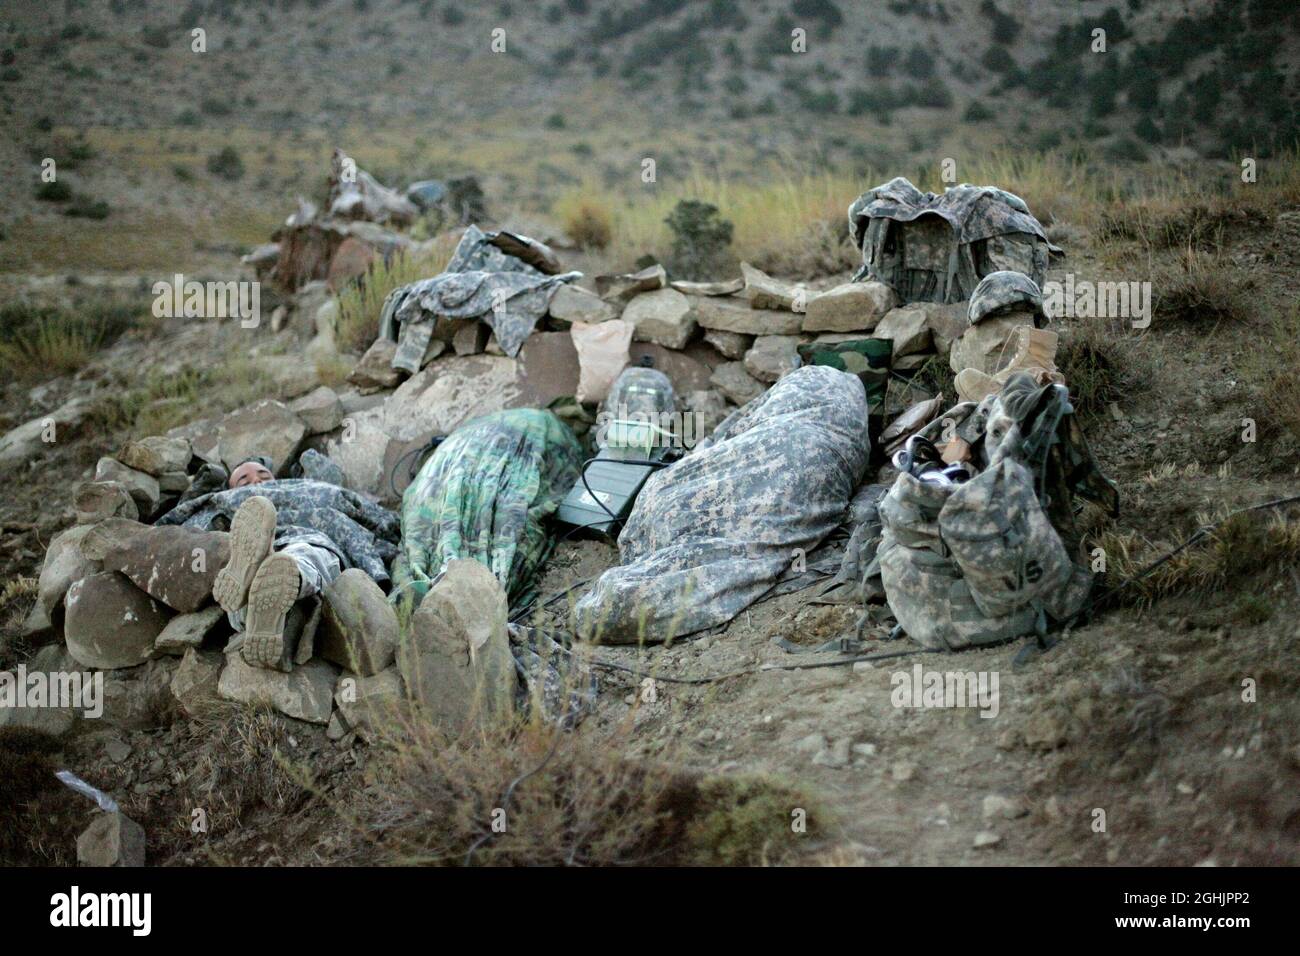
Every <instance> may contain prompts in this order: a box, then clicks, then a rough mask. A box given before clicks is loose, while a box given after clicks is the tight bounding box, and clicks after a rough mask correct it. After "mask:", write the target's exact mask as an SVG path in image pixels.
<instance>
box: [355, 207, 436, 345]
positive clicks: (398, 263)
mask: <svg viewBox="0 0 1300 956" xmlns="http://www.w3.org/2000/svg"><path fill="white" fill-rule="evenodd" d="M459 241H460V237H459V235H458V234H457V233H447V232H444V233H443V234H442V235H440V236H438V237H436V238H435V239H433V240H431V241H430V243H429V245H428V246H425V247H421V249H420V251H417V252H411V253H405V252H398V253H396V254H395V255H393V256H391V257H390V258H388V259H386V260H385V259H384V258H382V257H380V258H376V259H375V261H374V262H373V263H371V265H370V268H369V269H367V270H366V272H365V274H364V275H363V276H361V277H360V278H359V279H357V280H356V281H355V282H352V283H349V284H348V286H347V287H346V288H345V289H343V290H342V291H341V292H340V293H339V297H338V298H339V318H338V329H337V330H336V331H337V340H338V345H339V348H340V350H342V351H345V352H364V351H365V350H366V349H367V348H369V347H370V343H372V342H373V341H374V340H375V338H376V337H377V336H378V335H379V316H380V314H381V313H382V311H383V308H384V300H385V299H386V298H388V293H390V292H392V291H393V290H394V289H398V288H401V287H402V286H404V285H409V284H410V283H412V282H418V281H419V280H420V279H428V278H430V277H432V276H436V275H437V274H438V273H439V272H441V271H442V270H443V269H445V268H446V267H447V262H448V261H449V260H450V259H451V254H452V253H453V252H454V251H455V250H456V243H457V242H459Z"/></svg>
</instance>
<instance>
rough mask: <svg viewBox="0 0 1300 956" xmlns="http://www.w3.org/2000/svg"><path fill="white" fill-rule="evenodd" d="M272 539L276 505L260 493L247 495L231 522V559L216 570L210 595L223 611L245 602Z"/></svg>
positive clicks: (239, 606)
mask: <svg viewBox="0 0 1300 956" xmlns="http://www.w3.org/2000/svg"><path fill="white" fill-rule="evenodd" d="M274 540H275V505H273V504H271V502H270V501H269V500H268V499H266V498H263V497H261V496H255V497H252V498H249V499H248V500H247V501H245V502H244V503H243V504H242V505H240V506H239V510H238V511H236V512H235V518H234V520H233V521H231V522H230V560H229V561H227V562H226V566H225V567H224V568H222V569H221V570H220V571H219V572H218V573H217V579H216V581H214V582H213V584H212V597H213V598H214V599H215V600H216V602H217V603H218V604H220V605H221V609H222V610H223V611H225V612H226V613H228V614H229V613H233V612H235V611H238V610H239V609H240V608H242V607H243V606H244V605H245V604H246V603H248V589H249V587H250V586H251V585H252V583H253V575H254V574H255V573H256V572H257V568H258V566H259V565H260V564H261V563H262V561H264V560H265V559H266V556H267V555H268V554H270V553H271V545H272V543H273V542H274Z"/></svg>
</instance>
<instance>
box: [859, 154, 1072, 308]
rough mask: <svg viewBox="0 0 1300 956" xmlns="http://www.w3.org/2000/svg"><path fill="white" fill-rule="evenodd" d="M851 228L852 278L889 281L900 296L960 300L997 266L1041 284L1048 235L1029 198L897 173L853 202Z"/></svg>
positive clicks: (913, 299)
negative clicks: (919, 184)
mask: <svg viewBox="0 0 1300 956" xmlns="http://www.w3.org/2000/svg"><path fill="white" fill-rule="evenodd" d="M849 232H850V235H851V236H852V238H853V243H854V245H855V246H857V247H858V248H859V249H861V250H862V267H861V268H860V269H859V270H858V272H857V274H856V275H854V277H853V281H855V282H860V281H868V280H869V281H875V282H883V283H884V284H885V285H887V286H889V287H890V288H892V289H893V290H894V292H895V293H897V295H898V298H899V301H900V302H902V303H904V304H906V303H909V302H942V303H949V302H961V301H963V300H965V299H969V298H970V296H971V293H972V292H974V291H975V286H977V285H978V284H979V281H980V279H982V278H984V276H986V275H988V274H989V273H991V272H1000V271H1004V270H1006V271H1012V272H1021V273H1024V274H1025V275H1027V276H1029V277H1030V278H1031V279H1033V280H1034V283H1035V284H1036V285H1038V286H1039V287H1041V286H1042V284H1043V280H1044V278H1045V276H1046V274H1047V263H1048V256H1049V254H1050V253H1056V254H1059V253H1060V252H1061V250H1060V249H1058V248H1057V247H1056V246H1053V245H1052V244H1051V243H1050V242H1048V240H1047V235H1046V233H1044V232H1043V227H1042V225H1041V224H1039V222H1038V220H1037V219H1035V218H1034V216H1033V214H1032V213H1030V211H1029V207H1028V206H1026V205H1025V202H1024V200H1023V199H1021V198H1020V197H1019V196H1016V195H1015V194H1013V193H1009V192H1006V191H1005V190H1002V189H998V188H996V187H993V186H971V185H969V184H962V185H960V186H952V187H950V188H948V189H946V190H944V192H943V193H942V194H938V195H936V194H935V193H923V192H921V191H920V190H919V189H917V188H916V187H915V186H913V185H912V184H911V183H910V182H909V181H908V180H906V179H904V178H903V177H901V176H899V177H897V178H895V179H891V180H890V181H889V182H887V183H885V184H883V185H881V186H877V187H875V188H874V189H870V190H868V191H867V192H865V193H863V194H862V195H861V196H859V197H858V198H857V199H856V200H855V201H854V203H853V205H851V206H850V207H849Z"/></svg>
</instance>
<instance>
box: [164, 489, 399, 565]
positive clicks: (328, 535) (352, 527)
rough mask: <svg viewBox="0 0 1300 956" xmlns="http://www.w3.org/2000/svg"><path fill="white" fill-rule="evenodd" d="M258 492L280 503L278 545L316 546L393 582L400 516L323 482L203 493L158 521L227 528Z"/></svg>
mask: <svg viewBox="0 0 1300 956" xmlns="http://www.w3.org/2000/svg"><path fill="white" fill-rule="evenodd" d="M254 495H260V496H262V497H263V498H268V499H270V501H271V504H273V505H275V510H276V514H277V520H276V529H275V543H276V547H277V548H282V547H284V545H286V544H289V543H291V542H294V541H302V542H305V543H307V544H312V545H316V546H317V547H321V548H325V549H327V550H329V551H332V552H333V553H335V554H337V555H338V556H339V559H340V560H341V561H342V562H343V566H344V567H345V568H349V567H351V568H360V569H361V570H362V571H364V572H366V574H368V575H369V576H370V577H371V578H373V579H374V580H375V581H377V582H379V583H380V584H383V583H385V582H386V581H388V568H387V564H388V562H389V561H391V560H392V559H393V557H394V556H395V555H396V554H397V535H398V528H399V524H398V520H397V515H396V514H394V513H393V512H391V511H389V510H388V509H387V508H381V507H379V505H376V504H371V503H370V502H369V501H367V500H366V499H365V498H363V497H361V495H359V494H357V493H356V492H355V491H349V490H348V489H346V488H340V487H338V486H337V485H332V484H328V483H327V482H324V481H313V480H311V479H309V478H283V479H280V480H278V481H265V482H262V483H261V484H259V485H247V486H245V487H243V488H232V489H229V490H227V491H218V492H214V493H211V494H206V495H200V496H199V497H197V498H194V499H191V500H190V501H186V502H184V503H183V504H179V505H177V506H176V507H175V508H173V509H172V510H171V511H169V512H167V514H165V515H163V516H162V517H161V518H159V519H158V521H157V522H156V523H157V524H160V525H183V526H184V527H186V528H196V529H198V530H199V531H209V530H226V529H228V528H229V526H230V520H231V519H232V518H233V517H234V516H235V512H236V511H238V510H239V506H240V505H242V504H243V503H244V502H245V501H247V500H248V499H249V498H250V497H253V496H254Z"/></svg>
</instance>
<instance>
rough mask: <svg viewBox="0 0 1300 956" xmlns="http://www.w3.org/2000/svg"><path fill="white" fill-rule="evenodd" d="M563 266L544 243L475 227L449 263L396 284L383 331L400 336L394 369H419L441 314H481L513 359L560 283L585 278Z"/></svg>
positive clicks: (460, 316) (471, 316)
mask: <svg viewBox="0 0 1300 956" xmlns="http://www.w3.org/2000/svg"><path fill="white" fill-rule="evenodd" d="M507 250H508V251H507ZM558 271H559V266H558V263H557V261H556V259H555V256H554V254H553V253H552V252H551V251H550V249H548V248H547V247H546V246H545V245H543V244H542V243H539V242H536V241H534V240H532V239H528V238H527V237H525V236H516V235H514V234H513V233H508V232H493V233H485V232H483V231H482V230H480V229H479V228H478V227H477V226H470V227H469V228H468V229H466V230H465V235H464V236H463V237H462V238H461V240H460V243H459V245H457V246H456V251H455V253H454V254H453V255H452V257H451V261H450V262H448V263H447V268H446V269H444V270H443V271H442V272H440V273H439V274H438V275H436V276H433V277H432V278H430V279H421V280H420V281H419V282H413V283H411V284H410V285H407V286H402V287H401V288H400V289H395V290H393V292H391V293H389V296H388V298H387V299H385V300H384V308H383V312H382V313H381V315H380V323H379V334H380V335H381V336H383V337H385V338H388V339H392V340H394V341H396V342H397V343H398V345H397V355H396V356H395V357H394V358H393V363H392V365H393V368H400V369H405V370H406V371H408V372H411V373H412V374H414V373H415V372H418V371H419V370H420V363H421V360H422V359H423V358H424V352H425V349H426V348H427V347H428V345H429V341H430V339H431V338H432V337H433V332H434V328H433V327H434V323H435V322H437V321H438V320H439V319H444V320H445V319H481V320H482V321H484V322H486V323H487V324H488V325H490V326H491V327H492V330H493V331H494V332H495V333H496V337H497V342H498V343H499V344H500V346H501V350H502V351H503V352H505V353H506V355H509V356H511V357H512V358H513V357H514V356H515V355H517V354H518V353H519V349H520V348H522V347H523V344H524V340H525V339H527V338H528V336H529V335H531V334H532V331H533V327H534V326H535V325H536V324H537V320H538V319H540V318H541V317H542V316H543V315H545V314H546V310H547V309H548V308H549V307H550V303H551V295H552V293H554V292H555V290H556V288H558V287H559V286H560V285H561V284H562V283H564V282H569V281H572V280H574V279H580V278H582V273H581V272H565V273H563V274H555V273H558Z"/></svg>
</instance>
